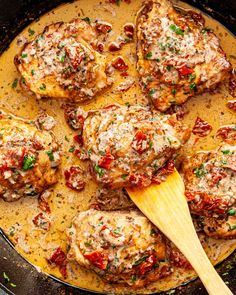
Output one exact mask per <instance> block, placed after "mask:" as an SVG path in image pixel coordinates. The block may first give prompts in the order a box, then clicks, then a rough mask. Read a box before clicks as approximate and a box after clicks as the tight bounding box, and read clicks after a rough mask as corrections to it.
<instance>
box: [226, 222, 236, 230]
mask: <svg viewBox="0 0 236 295" xmlns="http://www.w3.org/2000/svg"><path fill="white" fill-rule="evenodd" d="M226 224H227V225H228V227H229V229H228V231H232V230H235V229H236V225H230V224H229V223H226Z"/></svg>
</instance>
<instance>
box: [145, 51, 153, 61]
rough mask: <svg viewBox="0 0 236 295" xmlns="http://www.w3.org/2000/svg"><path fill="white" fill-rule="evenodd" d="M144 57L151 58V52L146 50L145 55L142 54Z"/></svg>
mask: <svg viewBox="0 0 236 295" xmlns="http://www.w3.org/2000/svg"><path fill="white" fill-rule="evenodd" d="M144 58H145V59H151V58H152V53H151V52H148V53H147V54H146V55H145V56H144Z"/></svg>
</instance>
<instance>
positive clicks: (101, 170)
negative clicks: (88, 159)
mask: <svg viewBox="0 0 236 295" xmlns="http://www.w3.org/2000/svg"><path fill="white" fill-rule="evenodd" d="M94 170H95V172H96V173H97V174H98V175H99V177H102V176H103V175H104V172H105V171H104V169H102V168H101V167H99V166H98V165H95V167H94Z"/></svg>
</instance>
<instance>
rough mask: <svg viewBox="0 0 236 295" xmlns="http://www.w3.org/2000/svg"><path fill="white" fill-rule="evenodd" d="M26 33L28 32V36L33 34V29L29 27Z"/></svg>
mask: <svg viewBox="0 0 236 295" xmlns="http://www.w3.org/2000/svg"><path fill="white" fill-rule="evenodd" d="M28 33H29V36H33V35H34V34H35V31H34V30H32V29H31V28H29V29H28Z"/></svg>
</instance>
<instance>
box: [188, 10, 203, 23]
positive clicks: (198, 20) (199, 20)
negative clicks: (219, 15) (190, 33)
mask: <svg viewBox="0 0 236 295" xmlns="http://www.w3.org/2000/svg"><path fill="white" fill-rule="evenodd" d="M188 14H189V15H190V16H191V18H192V19H193V20H194V22H195V23H196V24H202V25H204V24H205V19H204V17H203V16H202V14H201V13H197V12H196V11H193V10H189V11H188Z"/></svg>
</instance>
